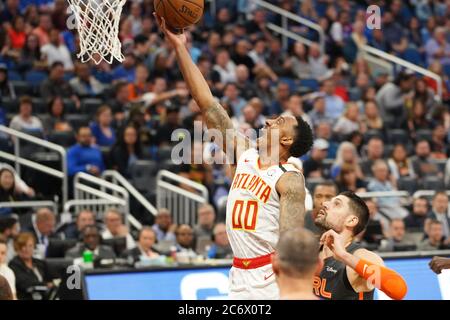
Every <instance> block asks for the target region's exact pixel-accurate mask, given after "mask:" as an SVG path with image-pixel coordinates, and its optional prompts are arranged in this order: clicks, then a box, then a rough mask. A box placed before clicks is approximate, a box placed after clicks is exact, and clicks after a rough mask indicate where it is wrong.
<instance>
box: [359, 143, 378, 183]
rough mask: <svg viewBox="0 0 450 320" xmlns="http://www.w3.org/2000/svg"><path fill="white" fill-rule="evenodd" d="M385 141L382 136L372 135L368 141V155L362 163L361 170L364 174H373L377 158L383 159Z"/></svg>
mask: <svg viewBox="0 0 450 320" xmlns="http://www.w3.org/2000/svg"><path fill="white" fill-rule="evenodd" d="M383 154H384V142H383V140H382V139H381V138H380V137H372V138H370V140H369V142H367V150H366V157H365V159H364V160H363V162H362V163H361V170H362V173H363V174H364V176H366V177H370V176H372V166H373V164H374V162H375V161H376V160H380V159H383Z"/></svg>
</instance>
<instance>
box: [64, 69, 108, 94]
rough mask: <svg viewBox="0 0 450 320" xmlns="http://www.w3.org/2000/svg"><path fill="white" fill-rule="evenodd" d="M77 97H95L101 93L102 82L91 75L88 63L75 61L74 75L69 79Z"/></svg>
mask: <svg viewBox="0 0 450 320" xmlns="http://www.w3.org/2000/svg"><path fill="white" fill-rule="evenodd" d="M69 84H70V86H71V87H72V90H73V91H74V93H75V94H76V95H77V96H78V97H97V96H99V95H101V94H102V93H103V89H104V87H103V84H102V83H101V82H100V81H98V80H97V79H96V78H95V77H93V76H92V75H91V70H90V68H89V64H87V63H82V62H77V64H76V65H75V77H74V78H72V79H70V81H69Z"/></svg>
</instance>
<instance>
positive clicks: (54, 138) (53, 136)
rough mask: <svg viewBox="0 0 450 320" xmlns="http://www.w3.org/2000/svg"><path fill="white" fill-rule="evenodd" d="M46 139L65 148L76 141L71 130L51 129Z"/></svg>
mask: <svg viewBox="0 0 450 320" xmlns="http://www.w3.org/2000/svg"><path fill="white" fill-rule="evenodd" d="M48 140H49V141H50V142H53V143H56V144H59V145H60V146H63V147H66V148H67V147H70V146H72V145H73V144H75V142H76V139H75V133H74V132H73V131H52V132H50V134H49V135H48Z"/></svg>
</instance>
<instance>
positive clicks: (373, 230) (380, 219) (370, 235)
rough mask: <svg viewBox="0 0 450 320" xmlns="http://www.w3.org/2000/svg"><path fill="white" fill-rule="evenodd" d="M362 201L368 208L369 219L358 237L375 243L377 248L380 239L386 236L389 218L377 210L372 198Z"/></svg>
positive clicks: (372, 243) (369, 242) (371, 243)
mask: <svg viewBox="0 0 450 320" xmlns="http://www.w3.org/2000/svg"><path fill="white" fill-rule="evenodd" d="M364 202H365V203H366V205H367V208H368V209H369V221H368V222H367V226H366V229H365V230H364V231H363V232H362V233H361V234H360V235H359V236H358V237H360V238H361V239H362V240H363V241H364V242H366V243H368V244H369V245H375V246H376V247H377V248H378V246H379V245H380V243H381V240H383V239H384V238H385V237H386V234H387V231H388V229H389V220H388V219H386V217H384V216H382V215H381V213H380V212H379V211H378V206H377V203H376V202H375V200H374V199H371V198H369V199H366V200H365V201H364ZM375 249H376V248H375Z"/></svg>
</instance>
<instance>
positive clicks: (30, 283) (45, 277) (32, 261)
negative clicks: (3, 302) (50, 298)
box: [9, 232, 53, 300]
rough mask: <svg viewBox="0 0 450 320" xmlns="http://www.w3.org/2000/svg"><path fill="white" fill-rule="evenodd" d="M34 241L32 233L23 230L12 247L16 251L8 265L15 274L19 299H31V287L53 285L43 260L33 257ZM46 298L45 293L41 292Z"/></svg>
mask: <svg viewBox="0 0 450 320" xmlns="http://www.w3.org/2000/svg"><path fill="white" fill-rule="evenodd" d="M35 245H36V241H35V239H34V236H33V234H31V233H28V232H23V233H21V234H19V236H18V237H17V238H16V239H15V240H14V249H15V250H16V252H17V256H15V257H14V258H13V259H12V260H11V262H10V263H9V267H10V268H11V269H12V270H13V271H14V275H15V276H16V289H17V298H18V299H19V300H33V299H34V298H35V297H34V296H33V294H32V292H30V290H32V289H31V288H32V287H35V286H45V287H47V288H48V289H50V288H52V287H53V284H52V283H51V282H50V277H49V273H48V269H47V264H46V262H45V261H44V260H39V259H36V258H33V252H34V246H35ZM42 298H46V294H45V293H43V294H42Z"/></svg>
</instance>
